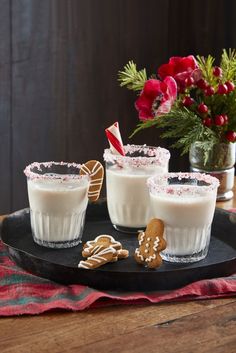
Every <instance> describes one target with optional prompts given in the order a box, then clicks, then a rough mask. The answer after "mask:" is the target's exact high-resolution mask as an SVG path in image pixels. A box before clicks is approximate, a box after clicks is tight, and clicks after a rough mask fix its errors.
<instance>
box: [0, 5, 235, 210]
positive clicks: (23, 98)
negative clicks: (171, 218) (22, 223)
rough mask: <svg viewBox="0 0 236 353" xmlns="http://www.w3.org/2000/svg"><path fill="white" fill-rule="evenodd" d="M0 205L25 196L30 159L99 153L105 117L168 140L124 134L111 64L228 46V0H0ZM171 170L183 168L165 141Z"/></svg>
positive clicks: (127, 118) (121, 94)
mask: <svg viewBox="0 0 236 353" xmlns="http://www.w3.org/2000/svg"><path fill="white" fill-rule="evenodd" d="M0 9H1V11H0V142H1V145H0V146H1V147H0V213H1V214H3V213H6V212H9V211H13V210H17V209H20V208H23V207H25V206H27V204H28V201H27V193H26V182H25V178H24V175H23V173H22V171H23V169H24V167H25V166H26V165H27V164H29V163H30V162H32V161H45V160H59V161H60V160H64V161H76V162H83V161H86V160H88V159H91V158H92V159H100V160H102V154H103V150H104V148H105V147H106V146H107V141H106V138H105V135H104V129H105V127H107V126H109V125H110V124H111V123H113V122H114V121H116V120H118V121H119V122H120V127H121V131H122V135H123V140H124V142H130V143H131V142H132V143H147V144H154V145H161V146H163V147H169V144H170V142H169V141H163V140H160V138H159V137H158V130H156V129H152V130H149V131H148V130H146V131H143V132H141V133H140V134H139V135H137V136H136V137H135V138H133V139H132V140H129V139H128V136H129V134H130V133H131V132H132V130H133V129H134V128H135V126H136V124H137V122H138V119H137V114H136V111H135V109H134V100H135V94H134V93H133V92H128V91H127V90H126V89H122V88H120V87H119V85H118V83H117V72H118V70H119V69H121V68H122V67H123V65H124V64H126V63H127V61H128V60H130V59H133V60H134V61H135V62H136V63H137V64H138V66H139V67H140V68H143V67H146V68H147V69H148V72H149V73H151V72H155V70H156V69H157V67H158V66H159V65H160V64H162V63H164V62H166V61H167V60H168V58H169V57H170V56H173V55H179V56H184V55H189V54H202V55H207V54H208V53H211V54H212V55H215V56H216V57H218V58H219V55H220V52H221V50H222V48H229V47H236V31H235V30H236V21H235V19H236V17H235V15H236V2H235V1H234V0H219V1H216V0H0ZM171 152H172V160H171V164H170V169H171V170H178V169H179V170H180V169H181V170H184V169H185V170H186V169H188V161H187V157H180V156H179V152H178V151H172V150H171Z"/></svg>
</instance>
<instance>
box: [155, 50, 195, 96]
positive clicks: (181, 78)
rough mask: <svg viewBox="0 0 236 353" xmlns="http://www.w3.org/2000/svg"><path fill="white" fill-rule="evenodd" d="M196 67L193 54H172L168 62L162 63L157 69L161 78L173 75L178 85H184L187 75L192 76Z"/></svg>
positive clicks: (182, 86) (181, 86) (180, 86)
mask: <svg viewBox="0 0 236 353" xmlns="http://www.w3.org/2000/svg"><path fill="white" fill-rule="evenodd" d="M196 69H198V64H197V61H196V59H195V58H194V56H193V55H189V56H186V57H180V56H173V57H172V58H170V60H169V62H168V64H163V65H161V66H160V67H159V69H158V75H159V76H160V78H161V79H164V78H165V77H167V76H172V77H174V79H175V81H176V82H177V85H178V87H179V88H180V89H181V88H184V87H185V80H186V79H187V78H188V77H191V76H192V77H194V75H193V73H194V71H195V70H196Z"/></svg>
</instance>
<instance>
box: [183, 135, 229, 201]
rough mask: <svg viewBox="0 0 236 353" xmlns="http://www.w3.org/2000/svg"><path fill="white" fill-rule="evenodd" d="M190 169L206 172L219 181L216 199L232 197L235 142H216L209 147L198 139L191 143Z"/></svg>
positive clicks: (222, 199) (224, 199)
mask: <svg viewBox="0 0 236 353" xmlns="http://www.w3.org/2000/svg"><path fill="white" fill-rule="evenodd" d="M189 161H190V170H191V171H193V172H201V173H208V174H210V175H212V176H215V177H216V178H217V179H219V181H220V186H219V188H218V193H217V201H226V200H230V199H231V198H232V197H233V191H232V189H233V186H234V170H235V169H234V164H235V143H217V144H214V145H213V146H212V147H211V148H208V149H207V148H206V145H205V144H203V143H202V142H200V141H196V142H194V143H193V144H192V145H191V148H190V151H189Z"/></svg>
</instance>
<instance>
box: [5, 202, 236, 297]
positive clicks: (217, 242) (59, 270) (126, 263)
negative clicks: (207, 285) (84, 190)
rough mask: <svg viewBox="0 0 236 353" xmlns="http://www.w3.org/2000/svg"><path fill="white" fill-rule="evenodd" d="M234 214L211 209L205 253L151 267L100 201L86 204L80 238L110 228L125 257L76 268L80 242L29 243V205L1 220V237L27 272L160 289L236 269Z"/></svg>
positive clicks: (64, 279)
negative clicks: (60, 245) (141, 260)
mask: <svg viewBox="0 0 236 353" xmlns="http://www.w3.org/2000/svg"><path fill="white" fill-rule="evenodd" d="M235 217H236V214H233V213H229V212H227V211H224V210H220V209H216V211H215V216H214V221H213V226H212V236H211V242H210V249H209V253H208V256H207V257H206V259H204V260H202V261H199V262H196V263H193V264H173V263H168V262H165V261H164V262H163V264H162V266H161V267H160V268H158V269H155V270H150V269H147V268H145V267H143V266H141V265H138V264H137V263H136V262H135V260H134V258H133V254H134V250H135V248H136V247H137V245H138V241H137V237H136V236H135V235H131V234H123V233H120V232H118V231H116V230H115V229H114V228H113V227H112V225H111V223H110V221H109V217H108V213H107V207H106V203H104V202H103V203H98V204H95V205H89V207H88V211H87V216H86V224H85V229H84V234H83V239H82V240H83V242H85V241H87V240H89V239H94V238H95V237H96V236H98V235H100V234H110V235H112V236H113V237H114V238H115V239H116V240H119V241H121V243H122V244H123V247H124V248H126V249H128V250H129V251H130V256H129V258H128V259H125V260H119V261H118V262H114V263H109V264H106V265H104V266H103V267H100V268H98V269H94V270H86V269H80V268H78V263H79V261H80V260H81V259H82V255H81V249H82V245H81V244H80V245H78V246H76V247H74V248H70V249H49V248H45V247H42V246H39V245H37V244H35V243H34V241H33V238H32V234H31V227H30V217H29V210H28V209H25V210H21V211H17V212H15V213H13V214H11V215H10V216H8V217H7V218H6V219H5V220H4V221H3V224H2V241H3V243H4V244H5V245H6V246H7V249H8V251H9V254H10V257H11V258H12V259H13V260H14V261H15V262H16V263H17V264H18V265H19V266H21V267H22V268H24V269H25V270H28V271H30V272H31V273H33V274H35V275H37V276H40V277H44V278H48V279H50V280H53V281H55V282H59V283H63V284H73V283H79V284H83V285H87V286H90V287H94V288H98V289H109V290H130V291H137V290H140V291H145V290H160V289H173V288H178V287H181V286H184V285H186V284H188V283H191V282H193V281H197V280H200V279H204V278H214V277H221V276H227V275H230V274H232V273H234V272H236V223H235V221H236V219H235Z"/></svg>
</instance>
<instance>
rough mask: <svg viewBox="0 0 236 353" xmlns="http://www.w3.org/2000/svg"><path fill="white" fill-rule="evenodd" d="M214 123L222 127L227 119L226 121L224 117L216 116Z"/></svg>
mask: <svg viewBox="0 0 236 353" xmlns="http://www.w3.org/2000/svg"><path fill="white" fill-rule="evenodd" d="M214 123H215V125H217V126H222V125H224V123H225V119H224V117H223V115H216V116H215V119H214Z"/></svg>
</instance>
